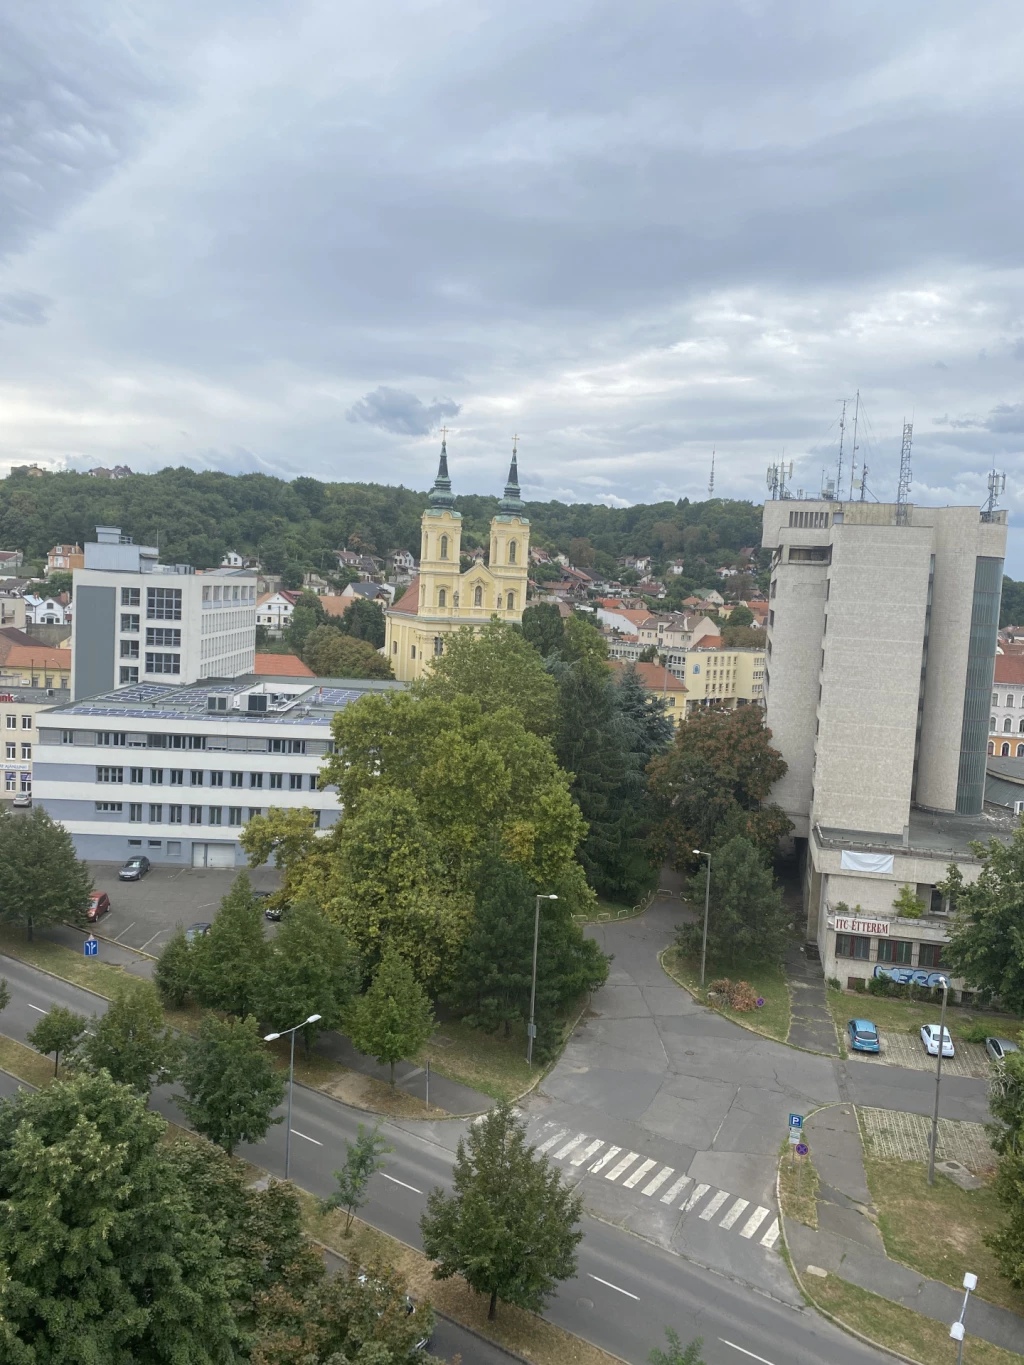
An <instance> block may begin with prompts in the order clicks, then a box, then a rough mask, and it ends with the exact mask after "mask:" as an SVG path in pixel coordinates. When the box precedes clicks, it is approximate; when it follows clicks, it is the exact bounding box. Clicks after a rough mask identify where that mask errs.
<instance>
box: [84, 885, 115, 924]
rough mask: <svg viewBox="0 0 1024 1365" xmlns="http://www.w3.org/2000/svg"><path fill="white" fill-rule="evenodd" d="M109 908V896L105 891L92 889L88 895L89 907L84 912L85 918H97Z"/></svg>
mask: <svg viewBox="0 0 1024 1365" xmlns="http://www.w3.org/2000/svg"><path fill="white" fill-rule="evenodd" d="M109 910H110V897H109V896H108V895H107V893H106V892H105V891H94V892H93V893H92V895H91V896H90V897H89V908H88V910H86V912H85V918H86V919H87V920H93V921H95V920H98V919H99V918H100V917H101V916H102V915H106V914H107V913H108V912H109Z"/></svg>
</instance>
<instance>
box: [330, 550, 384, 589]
mask: <svg viewBox="0 0 1024 1365" xmlns="http://www.w3.org/2000/svg"><path fill="white" fill-rule="evenodd" d="M334 556H335V558H336V559H337V561H338V567H339V568H340V569H349V570H351V571H352V572H353V573H357V574H358V575H359V577H360V578H361V579H363V580H364V582H369V581H370V580H372V579H375V578H380V577H382V576H383V572H384V565H383V561H382V560H380V559H378V558H377V557H376V556H375V555H364V554H359V553H357V552H356V551H355V550H335V551H334Z"/></svg>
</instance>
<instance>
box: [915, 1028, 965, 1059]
mask: <svg viewBox="0 0 1024 1365" xmlns="http://www.w3.org/2000/svg"><path fill="white" fill-rule="evenodd" d="M921 1042H922V1043H924V1050H925V1052H927V1053H928V1056H929V1057H937V1056H938V1055H939V1026H938V1024H922V1025H921ZM942 1055H943V1057H953V1056H955V1055H956V1054H955V1053H954V1051H953V1039H952V1038H951V1037H950V1036H949V1029H948V1028H944V1029H943V1030H942Z"/></svg>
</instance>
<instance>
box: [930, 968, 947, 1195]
mask: <svg viewBox="0 0 1024 1365" xmlns="http://www.w3.org/2000/svg"><path fill="white" fill-rule="evenodd" d="M940 979H941V981H942V1014H941V1015H940V1016H939V1047H938V1053H939V1055H938V1057H937V1058H936V1060H935V1108H934V1109H933V1111H932V1143H931V1151H930V1152H929V1153H928V1184H929V1185H934V1184H935V1149H936V1147H937V1146H938V1145H939V1085H940V1083H941V1081H942V1044H943V1043H944V1042H945V1039H946V1000H947V998H948V996H949V981H948V980H947V979H946V977H942V978H940Z"/></svg>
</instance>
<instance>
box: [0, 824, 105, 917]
mask: <svg viewBox="0 0 1024 1365" xmlns="http://www.w3.org/2000/svg"><path fill="white" fill-rule="evenodd" d="M91 894H92V873H91V872H90V871H89V869H88V868H87V867H86V865H85V864H84V863H82V862H79V860H78V858H77V857H76V856H75V846H74V844H73V843H72V841H71V835H70V834H69V833H68V832H67V830H66V829H65V828H64V826H63V825H60V824H57V822H56V821H54V820H51V819H50V817H49V815H47V813H46V811H45V810H43V808H42V806H34V807H33V808H32V810H31V811H30V812H29V813H28V815H20V816H15V815H13V814H12V813H11V812H10V811H9V810H7V809H4V810H2V811H0V920H4V921H5V922H6V923H8V924H23V925H24V926H25V936H26V938H27V939H28V940H29V942H30V943H31V941H32V935H33V932H34V930H35V929H36V928H39V927H43V926H45V925H47V924H58V923H60V922H61V921H62V920H71V921H72V922H73V923H80V924H83V925H84V924H85V912H86V910H87V909H88V906H89V897H90V896H91Z"/></svg>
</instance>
